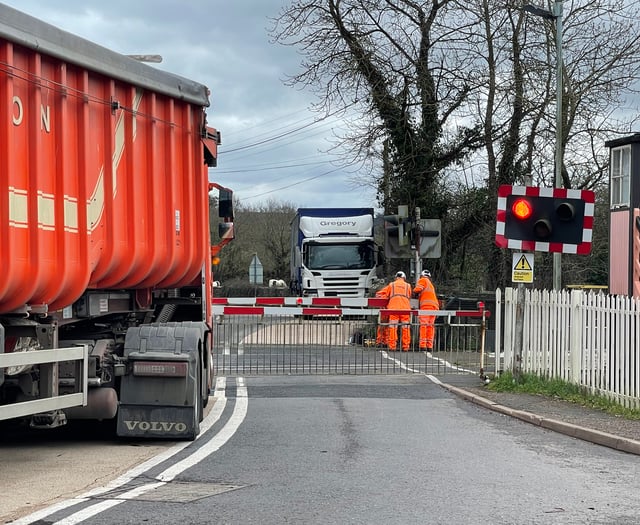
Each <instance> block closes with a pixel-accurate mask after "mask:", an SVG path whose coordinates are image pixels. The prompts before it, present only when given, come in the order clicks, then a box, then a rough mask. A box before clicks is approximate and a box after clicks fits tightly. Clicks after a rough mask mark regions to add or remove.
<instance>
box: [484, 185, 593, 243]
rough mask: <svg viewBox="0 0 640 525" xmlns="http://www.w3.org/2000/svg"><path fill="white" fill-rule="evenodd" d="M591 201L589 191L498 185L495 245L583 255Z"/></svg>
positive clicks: (589, 232)
mask: <svg viewBox="0 0 640 525" xmlns="http://www.w3.org/2000/svg"><path fill="white" fill-rule="evenodd" d="M594 203H595V194H594V192H592V191H589V190H572V189H565V188H541V187H531V186H510V185H503V186H500V188H499V190H498V214H497V220H496V244H497V245H498V246H499V247H501V248H512V249H517V250H530V251H540V252H560V253H574V254H580V255H586V254H588V253H589V252H590V251H591V240H592V230H593V215H594Z"/></svg>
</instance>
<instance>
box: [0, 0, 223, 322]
mask: <svg viewBox="0 0 640 525" xmlns="http://www.w3.org/2000/svg"><path fill="white" fill-rule="evenodd" d="M0 20H1V22H0V99H1V100H0V148H1V154H0V269H1V271H0V313H7V312H11V311H15V310H17V309H21V308H23V307H24V306H25V305H31V306H34V305H46V307H47V308H48V309H49V310H56V309H60V308H63V307H65V306H67V305H70V304H71V303H73V302H74V301H75V300H76V299H78V298H79V297H80V295H81V294H82V293H83V292H84V291H85V290H87V289H90V288H95V289H123V288H127V289H147V290H148V289H153V288H156V287H163V288H174V287H180V286H183V285H186V284H189V283H191V282H193V281H194V280H198V282H199V279H200V275H201V272H202V271H203V268H207V267H208V266H209V213H208V211H209V202H208V191H209V188H208V175H207V165H206V164H205V150H206V149H208V154H207V156H208V158H209V159H211V158H215V157H216V153H217V152H216V151H215V148H216V145H215V142H214V141H212V140H207V139H206V136H207V128H206V120H205V119H206V115H205V112H204V108H205V107H206V106H208V104H209V101H208V90H207V88H206V87H205V86H203V85H201V84H198V83H196V82H193V81H190V80H187V79H184V78H181V77H177V76H175V75H172V74H169V73H165V72H163V71H160V70H157V69H155V68H152V67H150V66H146V65H144V64H141V63H138V62H136V61H134V60H132V59H129V58H127V57H124V56H122V55H119V54H117V53H113V52H111V51H109V50H107V49H105V48H102V47H100V46H97V45H94V44H91V43H90V42H87V41H86V40H83V39H80V38H77V37H75V36H73V35H70V34H69V33H65V32H63V31H60V30H58V29H55V28H53V27H52V26H49V25H48V24H44V23H43V22H40V21H38V20H36V19H33V18H31V17H28V16H26V15H24V14H22V13H19V12H18V11H14V10H12V9H10V8H8V7H6V6H0ZM211 132H213V133H215V131H214V130H209V133H211ZM209 136H210V135H209ZM207 273H208V272H207Z"/></svg>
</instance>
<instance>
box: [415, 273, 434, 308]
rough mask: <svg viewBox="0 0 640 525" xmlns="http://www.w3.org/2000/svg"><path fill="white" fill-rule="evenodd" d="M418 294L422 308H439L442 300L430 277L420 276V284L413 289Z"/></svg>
mask: <svg viewBox="0 0 640 525" xmlns="http://www.w3.org/2000/svg"><path fill="white" fill-rule="evenodd" d="M413 291H414V293H417V294H418V298H419V301H420V310H439V309H440V302H439V301H438V296H437V295H436V289H435V287H434V286H433V283H432V282H431V279H429V278H428V277H420V279H419V280H418V284H416V287H415V288H414V289H413Z"/></svg>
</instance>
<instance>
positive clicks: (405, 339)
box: [387, 314, 411, 351]
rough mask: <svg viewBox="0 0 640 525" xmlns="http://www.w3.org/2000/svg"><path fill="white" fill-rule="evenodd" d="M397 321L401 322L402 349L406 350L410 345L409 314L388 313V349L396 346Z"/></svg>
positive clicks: (393, 348)
mask: <svg viewBox="0 0 640 525" xmlns="http://www.w3.org/2000/svg"><path fill="white" fill-rule="evenodd" d="M398 323H402V327H401V328H400V330H402V338H401V344H402V350H404V351H408V350H409V348H410V347H411V327H410V326H409V324H410V323H411V315H408V314H407V315H390V316H389V327H388V329H387V345H388V347H389V350H395V349H396V347H397V346H398V326H397V325H398Z"/></svg>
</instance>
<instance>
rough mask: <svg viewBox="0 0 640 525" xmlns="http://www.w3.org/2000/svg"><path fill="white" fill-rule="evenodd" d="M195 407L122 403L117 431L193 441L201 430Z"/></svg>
mask: <svg viewBox="0 0 640 525" xmlns="http://www.w3.org/2000/svg"><path fill="white" fill-rule="evenodd" d="M195 410H196V408H195V407H150V406H148V405H143V406H136V405H121V406H120V411H119V413H118V427H117V433H118V435H119V436H123V437H135V438H152V439H180V440H193V439H195V438H196V436H197V435H198V433H199V431H200V429H199V424H198V423H197V422H196V419H197V418H196V417H195V413H194V411H195Z"/></svg>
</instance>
